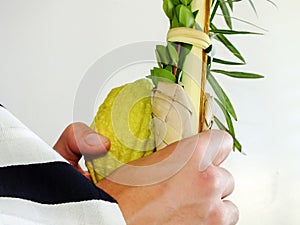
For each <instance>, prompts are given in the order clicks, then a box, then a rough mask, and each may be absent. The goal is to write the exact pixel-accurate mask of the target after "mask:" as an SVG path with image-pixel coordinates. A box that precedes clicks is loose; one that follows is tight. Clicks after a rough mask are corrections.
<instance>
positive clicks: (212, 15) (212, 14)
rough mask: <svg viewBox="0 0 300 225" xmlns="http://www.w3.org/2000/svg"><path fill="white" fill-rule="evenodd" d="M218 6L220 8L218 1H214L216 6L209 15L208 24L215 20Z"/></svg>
mask: <svg viewBox="0 0 300 225" xmlns="http://www.w3.org/2000/svg"><path fill="white" fill-rule="evenodd" d="M219 6H220V2H219V0H218V1H216V4H215V6H214V7H213V10H212V12H211V14H210V22H212V21H213V19H214V18H215V15H216V12H217V10H218V8H219Z"/></svg>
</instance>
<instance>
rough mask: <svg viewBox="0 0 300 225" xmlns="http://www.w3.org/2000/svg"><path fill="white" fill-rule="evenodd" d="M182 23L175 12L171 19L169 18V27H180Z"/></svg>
mask: <svg viewBox="0 0 300 225" xmlns="http://www.w3.org/2000/svg"><path fill="white" fill-rule="evenodd" d="M181 26H182V25H181V24H180V23H179V21H178V18H177V16H176V14H174V17H173V19H172V20H171V28H175V27H181Z"/></svg>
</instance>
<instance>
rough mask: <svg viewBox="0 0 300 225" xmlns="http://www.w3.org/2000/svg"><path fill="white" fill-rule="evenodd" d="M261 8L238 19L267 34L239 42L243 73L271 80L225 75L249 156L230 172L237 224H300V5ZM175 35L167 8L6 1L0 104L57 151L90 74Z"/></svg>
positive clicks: (138, 1) (0, 36)
mask: <svg viewBox="0 0 300 225" xmlns="http://www.w3.org/2000/svg"><path fill="white" fill-rule="evenodd" d="M254 2H255V3H256V5H257V11H258V14H259V17H258V18H257V17H256V16H255V14H254V13H253V11H251V9H250V7H249V4H248V1H246V0H244V1H243V3H239V5H240V7H237V8H236V9H235V10H236V12H238V13H236V15H237V16H239V17H242V18H245V19H249V20H250V21H252V22H254V23H255V24H257V25H259V26H262V27H264V28H266V29H267V30H268V32H266V34H265V35H264V36H251V37H250V36H244V37H243V36H242V37H241V36H238V37H236V38H234V39H233V38H232V40H234V41H235V43H236V45H237V46H238V47H239V49H240V50H241V52H242V53H244V55H245V58H246V59H247V62H248V66H246V67H245V68H244V69H245V70H247V71H253V72H258V73H261V74H264V75H265V76H266V78H265V79H263V80H254V81H245V80H234V79H230V78H222V77H221V76H219V75H218V77H217V78H218V79H219V80H221V83H222V84H223V86H224V88H225V89H226V90H227V92H228V94H229V95H230V97H231V99H232V101H233V103H234V105H235V107H236V110H237V112H238V117H239V122H238V123H237V126H236V127H237V133H238V137H239V139H240V141H241V142H242V143H243V147H244V151H245V152H246V153H247V156H243V155H241V154H239V153H233V154H232V155H231V157H230V158H229V160H227V162H226V167H227V168H229V169H230V170H231V171H232V172H233V174H234V176H235V178H236V190H235V193H234V195H233V197H232V198H233V200H234V201H235V203H236V204H237V205H238V206H239V207H240V211H241V219H240V222H239V224H241V225H261V224H264V225H282V224H289V225H297V224H300V215H299V209H300V203H299V200H300V193H299V190H300V169H299V166H298V161H299V157H300V148H299V147H300V145H299V139H300V129H299V125H300V122H299V120H298V117H299V114H300V106H299V98H300V90H299V82H300V78H299V74H298V73H299V72H298V71H299V69H298V64H299V59H298V56H299V54H298V52H299V50H300V49H299V47H300V44H299V42H298V41H299V37H298V36H299V25H298V21H299V18H298V17H299V10H298V9H299V7H300V3H299V1H296V0H286V1H281V2H279V1H277V2H276V3H277V5H278V9H276V8H274V7H272V6H271V5H270V4H268V3H267V2H266V1H264V0H259V1H258V0H257V1H254ZM235 27H236V28H239V29H250V28H251V27H249V26H247V25H242V24H240V23H237V22H236V25H235ZM167 29H168V22H167V19H166V18H165V16H164V14H163V12H162V10H161V1H160V0H155V1H153V0H152V1H149V0H131V1H124V0H110V1H102V0H98V1H96V0H88V1H79V0H51V1H50V0H48V1H46V0H26V1H22V0H0V101H2V103H4V104H5V105H6V107H7V108H8V109H9V110H10V111H11V112H13V113H14V114H15V115H16V116H17V117H18V118H19V119H20V120H21V121H23V122H24V123H25V124H26V125H27V126H28V127H29V128H31V129H32V130H33V131H34V132H36V133H37V134H38V135H39V136H41V137H42V138H43V139H44V140H45V141H46V142H47V143H49V144H50V145H53V143H54V142H55V140H56V139H57V138H58V136H59V134H60V133H61V131H62V130H63V129H64V127H65V126H66V125H67V124H69V123H71V122H73V116H72V114H73V102H74V98H75V95H76V91H77V88H78V86H79V84H80V81H81V79H82V77H83V76H84V73H85V72H86V70H87V69H88V68H89V66H90V65H91V64H92V63H93V62H94V61H95V60H97V59H98V58H99V57H101V56H103V55H104V54H105V53H107V52H109V51H111V50H112V49H114V48H117V47H120V46H122V45H125V44H129V43H132V42H137V41H145V40H155V41H163V40H164V39H165V34H166V32H167ZM256 31H257V30H256ZM258 31H259V30H258ZM217 51H218V50H217ZM221 53H222V51H221ZM224 54H226V53H224ZM143 75H145V74H142V76H143Z"/></svg>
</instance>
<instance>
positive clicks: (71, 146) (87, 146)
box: [53, 123, 110, 179]
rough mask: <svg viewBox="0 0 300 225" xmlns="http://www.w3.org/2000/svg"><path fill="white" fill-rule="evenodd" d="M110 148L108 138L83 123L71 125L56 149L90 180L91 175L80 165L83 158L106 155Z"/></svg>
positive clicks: (55, 146) (56, 145)
mask: <svg viewBox="0 0 300 225" xmlns="http://www.w3.org/2000/svg"><path fill="white" fill-rule="evenodd" d="M109 147H110V142H109V140H108V139H107V138H105V137H103V136H101V135H99V134H97V133H96V132H95V131H93V130H92V129H91V128H89V127H88V126H87V125H85V124H83V123H73V124H70V125H69V126H68V127H67V128H66V129H65V130H64V131H63V133H62V134H61V136H60V137H59V139H58V141H57V142H56V144H55V145H54V147H53V148H54V149H55V150H56V151H57V152H58V153H59V154H60V155H61V156H62V157H64V158H65V159H66V160H67V161H69V163H70V164H71V165H73V166H74V167H75V168H76V169H77V170H78V171H79V172H80V173H81V174H83V175H84V176H85V177H87V178H88V179H91V178H90V175H89V173H88V172H87V171H84V170H83V169H82V168H81V167H80V165H79V164H78V162H79V160H80V159H81V157H82V156H84V157H85V158H86V159H93V158H97V157H99V156H101V155H105V154H106V153H107V151H108V149H109Z"/></svg>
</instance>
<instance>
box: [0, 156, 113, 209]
mask: <svg viewBox="0 0 300 225" xmlns="http://www.w3.org/2000/svg"><path fill="white" fill-rule="evenodd" d="M0 197H15V198H22V199H26V200H31V201H34V202H38V203H44V204H60V203H68V202H79V201H85V200H100V199H101V200H105V201H109V202H114V203H116V201H115V200H114V199H113V198H112V197H111V196H109V195H108V194H107V193H106V192H104V191H102V190H101V189H99V188H98V187H97V186H95V185H94V184H93V183H92V182H91V181H89V180H88V179H86V178H85V177H84V176H83V175H82V174H80V173H79V172H78V171H77V170H76V169H74V168H73V167H72V166H71V165H69V164H68V163H64V162H51V163H44V164H31V165H18V166H10V167H3V168H0Z"/></svg>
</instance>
